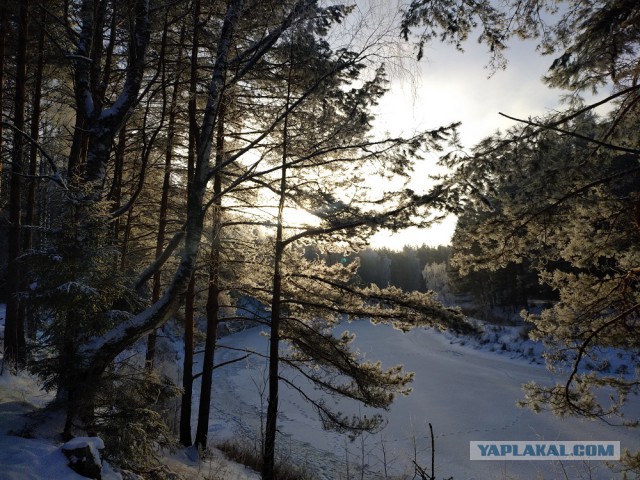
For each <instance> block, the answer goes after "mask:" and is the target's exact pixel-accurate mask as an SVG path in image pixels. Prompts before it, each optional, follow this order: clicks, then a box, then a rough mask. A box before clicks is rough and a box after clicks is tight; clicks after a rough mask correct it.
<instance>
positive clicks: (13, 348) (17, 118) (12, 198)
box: [4, 0, 29, 367]
mask: <svg viewBox="0 0 640 480" xmlns="http://www.w3.org/2000/svg"><path fill="white" fill-rule="evenodd" d="M28 7H29V2H28V1H27V0H24V1H23V2H22V3H21V5H20V14H19V23H18V49H17V53H16V85H15V97H14V125H15V127H16V129H17V130H18V131H24V123H25V122H24V110H25V90H26V89H25V85H26V80H27V40H28V34H27V28H28ZM23 147H24V139H23V137H22V135H21V134H20V133H18V132H17V131H16V132H14V136H13V153H12V164H11V178H10V184H9V224H10V230H9V258H8V267H7V284H8V285H9V298H8V299H7V307H6V317H5V338H4V348H5V357H4V358H5V360H8V361H10V362H15V365H16V367H18V366H19V365H21V364H22V363H23V361H24V359H25V351H24V350H25V338H24V317H23V316H22V315H21V311H20V301H19V298H18V294H19V292H20V285H21V280H20V277H21V275H20V274H21V272H20V265H19V257H20V237H21V231H22V225H21V223H22V218H21V217H22V204H21V200H22V175H23V173H24V172H23V160H24V152H23Z"/></svg>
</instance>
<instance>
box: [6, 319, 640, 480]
mask: <svg viewBox="0 0 640 480" xmlns="http://www.w3.org/2000/svg"><path fill="white" fill-rule="evenodd" d="M1 313H2V312H0V314H1ZM1 319H2V316H1V315H0V320H1ZM2 327H3V325H2V322H0V337H2ZM342 328H344V329H348V330H350V331H352V332H354V333H355V334H356V341H355V345H356V347H357V348H358V349H359V350H360V352H361V353H362V354H363V355H365V356H366V357H367V358H369V359H371V360H381V361H382V362H383V365H384V366H386V367H390V366H393V365H396V364H403V365H404V366H405V368H406V369H407V370H409V371H413V372H415V373H416V375H415V380H414V382H413V384H412V386H413V392H412V394H411V395H409V396H408V397H400V398H398V399H397V400H396V402H395V403H394V404H393V405H392V407H391V408H390V410H389V411H388V412H383V413H384V414H385V417H386V419H387V425H386V427H385V428H384V429H383V430H382V431H381V432H380V433H378V434H375V435H365V436H363V437H360V438H356V439H355V440H354V441H351V440H350V439H349V438H348V437H347V436H346V435H342V434H336V433H332V432H326V431H324V430H323V429H322V426H321V424H320V422H319V420H318V419H317V416H316V414H315V412H314V411H313V409H312V408H311V407H310V406H309V405H308V404H307V403H305V402H304V401H303V400H302V399H301V398H300V396H299V395H298V394H297V393H295V392H293V391H291V390H290V389H288V388H287V387H285V386H282V387H281V394H280V417H279V431H280V437H279V439H278V442H279V443H278V448H279V450H280V456H281V457H284V458H285V459H288V460H290V461H291V462H292V463H293V464H294V465H296V466H299V467H305V468H306V469H307V470H310V471H313V472H314V473H315V475H316V476H317V478H321V479H327V480H339V479H345V480H346V479H348V478H354V479H355V478H367V479H375V478H385V477H384V472H385V470H386V471H387V473H388V477H387V478H393V476H397V475H402V474H408V477H404V478H413V467H412V461H413V460H416V461H417V463H418V464H419V465H421V466H422V467H424V468H425V469H426V471H430V459H431V441H430V434H429V423H431V424H432V425H433V429H434V434H435V450H436V454H435V462H436V478H438V479H439V480H441V479H444V478H449V477H453V478H454V479H455V480H464V479H483V480H490V479H521V480H528V479H537V478H546V479H556V478H570V479H580V478H591V479H607V478H616V476H615V474H614V473H612V472H611V470H609V469H608V468H607V467H606V466H604V465H603V464H602V463H600V462H591V463H588V464H587V463H583V462H572V461H565V462H563V463H559V462H551V461H549V462H546V461H535V462H533V461H511V462H508V461H501V462H498V461H482V462H479V461H470V460H469V442H470V441H473V440H496V441H497V440H501V441H505V440H514V441H518V440H569V441H579V440H594V441H615V440H618V441H620V442H621V447H622V449H623V450H624V449H625V448H627V449H630V450H632V451H633V450H638V449H640V435H638V431H637V430H627V429H621V428H612V427H609V426H607V425H605V424H604V423H601V422H588V421H585V420H580V419H575V418H572V419H566V420H560V419H558V418H556V417H554V416H552V415H551V414H550V413H541V414H535V413H533V412H531V411H528V410H523V409H519V408H517V407H516V405H515V404H516V401H517V400H518V399H520V398H521V397H522V392H521V389H520V387H521V385H522V384H523V383H526V382H528V381H531V380H536V381H538V382H552V381H554V379H553V378H552V377H551V376H550V374H549V373H548V372H547V370H546V369H545V368H544V366H542V365H540V364H539V363H537V361H538V360H539V355H538V353H539V351H538V350H539V345H530V344H529V343H527V342H528V341H526V340H522V338H520V339H519V340H518V337H519V335H518V332H517V330H513V331H511V330H509V329H506V330H505V329H502V330H496V331H490V333H489V336H492V335H494V334H495V335H497V337H496V338H497V339H498V341H497V343H496V344H495V345H493V343H494V340H495V339H493V338H491V342H492V343H491V344H489V343H487V342H485V341H484V340H482V339H480V341H475V342H471V341H468V340H463V339H461V338H458V337H453V336H451V335H446V334H441V333H437V332H434V331H432V330H428V329H416V330H414V331H411V332H409V333H406V334H403V333H401V332H399V331H397V330H394V329H392V328H390V327H388V326H384V325H378V326H374V325H372V324H371V323H370V322H368V321H360V322H354V323H351V324H345V325H344V326H343V327H342ZM509 339H511V340H509ZM267 342H268V339H267V337H266V335H264V334H263V333H262V332H261V330H260V328H253V329H249V330H246V331H244V332H239V333H235V334H233V335H229V336H227V337H224V338H222V339H221V340H220V342H219V343H220V344H221V346H222V347H223V348H220V349H219V350H218V351H217V353H216V363H223V362H226V361H229V360H231V359H234V358H238V357H240V356H243V353H242V352H240V351H239V350H243V349H250V350H253V351H256V352H258V353H262V354H264V353H266V351H267ZM523 342H524V343H523ZM502 343H506V344H507V347H506V348H503V347H502V346H501V345H502ZM224 347H226V348H224ZM530 348H533V349H534V351H533V353H532V354H530V353H531V352H530ZM491 350H494V351H491ZM523 352H525V353H526V354H523ZM197 360H198V361H201V358H198V359H197ZM198 365H199V363H197V364H196V370H199V367H198ZM265 372H266V360H265V358H264V357H263V356H260V355H252V356H250V357H249V358H247V359H245V360H243V361H241V362H237V363H233V364H230V365H227V366H225V367H223V368H219V369H216V370H215V379H214V392H213V396H212V407H213V408H212V418H211V422H210V431H209V432H210V435H209V438H210V441H211V443H213V444H215V443H217V442H222V441H224V440H227V439H232V440H234V441H238V442H240V443H242V444H244V445H245V446H248V447H255V448H259V439H260V425H261V420H262V412H264V411H265V410H266V398H267V395H266V389H265V384H266V376H265V375H266V374H265ZM285 374H287V375H289V376H290V375H291V373H290V372H288V373H287V372H285ZM298 380H300V382H302V380H301V379H298ZM307 391H308V393H310V394H317V392H313V390H311V389H310V388H308V389H307ZM194 395H195V398H194V405H197V402H198V396H199V384H198V382H196V385H195V388H194ZM50 398H51V397H50V396H49V395H47V394H45V393H43V392H41V391H40V390H38V388H37V384H36V382H35V380H34V379H33V378H32V377H29V376H28V375H24V374H21V375H19V376H17V377H16V376H9V375H6V374H5V375H3V376H0V479H2V480H4V479H7V480H14V479H19V480H23V479H52V478H55V479H61V480H67V479H74V480H76V479H80V478H83V477H80V476H78V475H77V474H75V473H74V472H72V471H71V470H70V469H69V468H68V467H67V466H66V465H67V460H66V458H65V457H64V455H63V454H62V453H61V450H60V446H61V442H59V441H58V440H57V439H56V432H54V431H51V432H46V431H45V432H42V431H38V432H34V433H36V434H37V435H36V436H37V438H32V439H29V438H22V437H18V436H15V435H8V434H7V433H8V432H9V431H13V432H19V431H21V430H22V431H23V433H27V432H24V427H25V426H26V425H27V421H26V419H25V417H24V414H25V413H27V412H33V411H35V410H37V409H39V408H40V407H42V406H44V405H45V404H46V402H47V401H49V400H50ZM328 401H329V402H331V400H330V399H329V400H328ZM630 403H631V407H632V409H633V410H634V413H635V414H636V415H638V414H639V413H640V405H639V402H638V399H637V398H635V397H634V398H631V399H630ZM336 407H337V408H338V410H340V411H342V412H343V413H347V414H350V413H368V412H367V411H366V409H361V408H359V407H358V406H356V405H353V404H351V403H349V402H345V401H342V402H339V403H338V404H337V405H336ZM195 410H197V408H195V407H194V415H195ZM193 453H194V452H190V451H189V450H181V451H178V452H177V453H175V454H173V455H168V456H167V457H166V458H165V462H166V463H167V465H168V466H170V468H171V469H172V470H174V471H177V472H179V473H180V474H181V475H182V476H183V478H189V479H191V478H193V479H196V478H208V477H209V478H220V479H228V480H232V479H251V480H253V479H257V478H259V477H258V475H257V474H255V473H253V472H250V471H248V470H247V469H245V468H244V467H242V466H240V465H237V464H234V463H231V462H228V461H226V460H225V459H224V458H223V457H222V455H221V454H220V453H219V452H217V451H215V450H214V456H213V459H212V460H211V461H210V462H199V461H197V460H195V459H194V458H195V457H197V456H196V455H194V454H193ZM363 465H364V466H365V472H366V473H365V474H364V476H362V477H361V476H360V469H361V468H362V466H363ZM104 473H105V476H103V478H105V479H117V478H119V475H118V474H117V473H115V472H113V471H112V470H111V469H109V468H108V469H106V470H105V472H104ZM416 478H419V477H416Z"/></svg>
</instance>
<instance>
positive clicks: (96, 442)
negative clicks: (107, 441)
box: [62, 437, 104, 465]
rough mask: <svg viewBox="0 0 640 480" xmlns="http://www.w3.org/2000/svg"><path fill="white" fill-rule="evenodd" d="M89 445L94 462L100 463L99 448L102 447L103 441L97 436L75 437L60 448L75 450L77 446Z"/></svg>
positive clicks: (101, 448)
mask: <svg viewBox="0 0 640 480" xmlns="http://www.w3.org/2000/svg"><path fill="white" fill-rule="evenodd" d="M84 447H89V451H90V452H91V455H92V456H93V460H94V463H95V464H96V465H100V464H101V463H102V460H101V459H100V450H103V449H104V442H103V441H102V439H101V438H99V437H76V438H74V439H72V440H69V441H68V442H67V443H65V444H64V445H63V446H62V450H76V449H78V448H84Z"/></svg>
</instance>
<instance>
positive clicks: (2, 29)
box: [0, 2, 9, 193]
mask: <svg viewBox="0 0 640 480" xmlns="http://www.w3.org/2000/svg"><path fill="white" fill-rule="evenodd" d="M5 3H6V2H2V3H0V111H1V112H4V91H5V88H4V68H5V63H6V62H5V39H6V38H7V30H8V28H9V21H8V18H7V17H8V15H9V13H8V12H7V8H6V5H5ZM3 151H4V123H2V122H0V155H2V153H3ZM2 168H3V162H0V193H2V189H3V188H4V185H2Z"/></svg>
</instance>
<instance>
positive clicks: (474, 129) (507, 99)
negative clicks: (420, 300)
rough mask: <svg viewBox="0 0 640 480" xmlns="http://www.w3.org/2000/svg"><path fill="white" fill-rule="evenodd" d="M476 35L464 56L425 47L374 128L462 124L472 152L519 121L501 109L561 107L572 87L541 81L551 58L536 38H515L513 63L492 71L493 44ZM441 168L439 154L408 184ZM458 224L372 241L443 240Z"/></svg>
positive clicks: (394, 86)
mask: <svg viewBox="0 0 640 480" xmlns="http://www.w3.org/2000/svg"><path fill="white" fill-rule="evenodd" d="M475 38H476V37H473V36H470V40H469V41H468V42H467V43H466V44H464V45H463V48H464V49H465V52H464V53H462V52H459V51H457V50H456V49H455V47H454V46H451V45H444V44H440V43H433V44H431V45H429V46H427V47H426V49H425V57H424V58H423V59H422V60H421V61H420V63H419V65H418V67H417V72H416V73H417V75H416V78H414V79H413V81H412V80H410V79H408V78H400V77H398V78H395V79H392V82H391V88H390V91H389V92H388V93H387V95H386V96H385V97H384V98H383V99H382V101H381V102H380V105H379V110H378V120H377V122H378V123H377V124H376V129H379V130H380V131H388V132H390V133H391V134H401V133H405V134H411V133H412V132H413V131H418V130H423V129H433V128H437V127H438V126H441V125H446V124H449V123H451V122H455V121H460V122H462V126H461V128H460V134H461V140H462V143H463V145H464V146H465V148H466V149H469V148H470V147H472V146H473V145H475V144H476V143H477V142H478V141H480V140H481V139H483V138H484V137H486V136H488V135H490V134H491V133H493V132H494V131H495V130H497V129H501V130H504V129H506V128H508V127H510V126H512V125H514V124H515V122H513V121H511V120H508V119H506V118H504V117H501V116H500V115H499V112H502V113H505V114H509V115H512V116H516V117H519V118H527V117H529V116H536V115H542V114H545V113H550V112H552V111H554V110H556V109H559V108H561V101H560V100H561V97H562V95H564V94H566V92H564V91H562V90H558V89H550V88H549V87H547V86H546V85H545V84H544V83H543V82H542V80H541V79H542V76H543V75H544V74H545V72H546V71H547V69H548V68H549V66H550V65H551V63H552V61H553V58H551V57H543V56H541V55H539V54H538V53H537V52H536V51H535V44H534V43H533V42H530V41H528V42H523V41H513V42H512V43H511V44H510V48H509V49H508V50H507V52H506V57H507V60H508V62H509V63H508V65H507V68H506V69H505V70H499V71H497V72H494V73H493V74H492V75H491V71H490V70H489V69H488V68H487V65H488V63H489V54H488V53H487V48H486V46H484V45H479V44H477V43H476V41H475ZM435 171H436V166H435V157H434V158H432V159H431V160H429V161H428V162H426V163H425V164H423V165H421V166H420V167H419V168H418V169H417V170H416V172H415V174H414V175H413V178H412V183H411V184H410V185H409V186H410V187H411V188H413V189H414V190H416V191H420V190H421V189H423V188H424V187H425V185H426V179H427V177H428V175H429V174H430V173H434V172H435ZM455 224H456V219H455V217H447V219H446V220H445V221H443V222H442V223H441V224H439V225H436V226H434V227H433V228H431V229H430V230H418V229H417V228H412V229H408V230H405V231H403V232H398V233H394V234H392V233H391V232H388V231H382V232H380V233H378V234H376V235H375V236H374V237H373V238H372V240H371V246H372V247H374V248H380V247H387V248H393V249H401V248H402V247H403V246H404V245H422V244H423V243H424V244H427V245H431V246H437V245H445V244H448V243H449V241H450V239H451V235H452V234H453V231H454V229H455Z"/></svg>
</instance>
